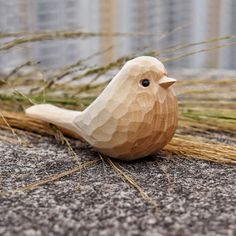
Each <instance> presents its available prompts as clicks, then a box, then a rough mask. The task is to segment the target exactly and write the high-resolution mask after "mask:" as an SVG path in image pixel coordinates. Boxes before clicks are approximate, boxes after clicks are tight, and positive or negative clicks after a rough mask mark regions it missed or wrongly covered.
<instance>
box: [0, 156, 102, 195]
mask: <svg viewBox="0 0 236 236" xmlns="http://www.w3.org/2000/svg"><path fill="white" fill-rule="evenodd" d="M97 162H98V160H93V161H88V162H85V163H83V164H81V165H78V166H75V167H74V168H72V169H70V170H67V171H63V172H61V173H59V174H54V175H51V176H49V177H47V178H45V179H42V180H39V181H36V182H34V183H31V184H28V185H26V186H24V187H20V188H17V189H16V190H13V191H10V192H5V193H4V192H3V193H0V195H14V194H16V193H19V192H27V191H32V190H35V189H37V188H39V187H40V186H42V185H45V184H49V183H52V182H55V181H57V180H59V179H61V178H63V177H66V176H69V175H72V174H74V173H76V172H78V171H81V170H82V169H85V168H88V167H90V166H91V165H94V164H96V163H97Z"/></svg>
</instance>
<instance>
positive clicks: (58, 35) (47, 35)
mask: <svg viewBox="0 0 236 236" xmlns="http://www.w3.org/2000/svg"><path fill="white" fill-rule="evenodd" d="M17 34H21V35H20V36H22V33H12V34H9V33H8V34H2V35H1V34H0V38H1V37H6V36H7V37H16V36H18V35H17ZM156 34H157V33H154V34H153V33H146V32H130V33H121V32H98V33H95V32H81V31H77V32H76V31H55V32H38V33H34V34H27V35H25V36H22V37H21V38H17V39H14V40H12V41H10V42H7V43H4V44H3V45H2V46H1V47H0V51H3V50H8V49H11V48H13V47H15V46H18V45H21V44H25V43H30V42H38V41H45V40H62V39H63V40H65V39H73V38H87V37H140V36H150V35H153V36H154V35H156ZM10 35H11V36H10Z"/></svg>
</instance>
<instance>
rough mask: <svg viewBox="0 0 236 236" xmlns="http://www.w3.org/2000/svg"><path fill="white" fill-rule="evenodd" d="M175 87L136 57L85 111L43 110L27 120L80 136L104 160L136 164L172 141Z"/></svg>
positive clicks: (160, 69) (158, 67) (157, 65)
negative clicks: (109, 159)
mask: <svg viewBox="0 0 236 236" xmlns="http://www.w3.org/2000/svg"><path fill="white" fill-rule="evenodd" d="M174 82H175V80H174V79H172V78H169V77H167V72H166V70H165V68H164V66H163V64H162V63H161V62H160V61H158V60H157V59H155V58H153V57H138V58H135V59H133V60H130V61H129V62H127V63H126V64H125V65H124V67H123V68H122V69H121V71H120V72H119V73H118V74H117V75H116V76H115V77H114V78H113V79H112V81H111V82H110V83H109V85H108V86H107V87H106V88H105V90H104V91H103V92H102V93H101V94H100V96H98V98H97V99H96V100H95V101H94V102H93V103H92V104H91V105H90V106H88V107H87V108H86V109H85V110H84V111H82V112H76V111H69V110H65V109H61V108H57V107H55V106H52V105H48V104H42V105H35V106H33V107H30V108H28V109H27V110H26V114H27V115H29V116H31V117H35V118H38V119H42V120H45V121H48V122H50V123H53V124H55V125H58V126H60V127H63V128H66V129H68V130H71V131H73V132H75V133H78V134H79V135H80V136H81V137H82V138H83V139H84V140H86V141H87V142H88V143H89V144H91V145H92V146H93V147H94V148H95V149H97V150H98V151H100V152H102V153H104V154H106V155H108V156H111V157H114V158H118V159H124V160H134V159H138V158H141V157H145V156H147V155H150V154H155V153H157V152H158V150H160V149H161V148H163V147H164V146H165V145H166V144H167V143H168V142H169V141H170V140H171V138H172V137H173V135H174V133H175V130H176V127H177V117H178V105H177V99H176V96H175V93H174V91H173V88H171V85H172V84H173V83H174Z"/></svg>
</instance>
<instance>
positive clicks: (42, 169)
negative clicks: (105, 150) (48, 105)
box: [0, 130, 236, 236]
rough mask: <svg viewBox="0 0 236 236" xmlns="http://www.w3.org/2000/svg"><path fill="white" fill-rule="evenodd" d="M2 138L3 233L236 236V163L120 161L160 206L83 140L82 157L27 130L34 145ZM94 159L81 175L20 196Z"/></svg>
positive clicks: (25, 137)
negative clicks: (32, 186) (28, 187)
mask: <svg viewBox="0 0 236 236" xmlns="http://www.w3.org/2000/svg"><path fill="white" fill-rule="evenodd" d="M3 134H4V135H5V137H9V140H7V141H0V173H1V177H0V181H1V189H0V190H1V196H0V235H4V236H10V235H25V236H31V235H36V236H40V235H44V236H45V235H48V236H50V235H80V236H83V235H94V236H99V235H112V236H118V235H150V236H151V235H180V236H184V235H188V236H189V235H208V236H211V235H212V236H216V235H221V236H222V235H229V236H234V235H236V167H235V166H229V165H220V164H214V163H210V162H206V161H198V160H187V159H181V158H179V157H175V156H172V157H167V156H153V157H150V158H148V159H145V160H142V161H136V162H131V163H123V162H119V163H118V164H119V165H120V166H122V167H124V168H125V169H126V172H127V171H128V172H127V173H129V174H130V175H132V178H133V179H135V181H136V182H137V183H138V184H139V186H141V187H142V189H143V191H144V192H145V193H146V194H148V196H149V197H150V198H151V199H152V201H153V202H154V203H153V202H149V201H147V200H145V199H143V198H142V196H141V195H140V193H139V192H138V191H137V189H135V188H134V187H132V186H130V185H129V184H128V183H127V182H124V181H123V180H122V179H121V177H120V176H119V175H117V173H116V172H115V171H114V169H113V168H111V166H110V165H108V164H105V163H103V162H102V161H101V160H100V158H99V156H98V154H97V153H96V152H95V151H94V150H92V149H91V148H89V147H88V146H86V145H83V144H81V143H80V142H75V141H71V144H72V147H73V149H74V150H75V152H76V154H77V157H76V158H75V157H74V156H73V154H72V153H71V152H70V151H68V148H67V146H66V145H62V144H60V143H59V142H58V141H56V140H55V139H53V138H46V137H41V136H39V135H30V134H27V133H20V134H18V135H19V136H20V137H21V138H22V139H23V140H25V141H26V142H28V143H29V144H30V145H19V144H16V143H14V139H12V138H13V137H10V133H8V132H7V131H3V130H2V131H1V135H2V136H3ZM6 139H7V138H6ZM75 159H76V160H75ZM94 159H95V160H98V162H97V163H95V164H93V165H91V166H90V167H87V168H86V169H83V170H82V171H81V172H76V173H74V174H72V175H69V176H66V177H64V178H61V179H59V180H58V181H54V182H51V183H48V184H45V185H42V186H40V187H38V188H36V189H34V190H31V191H20V192H14V191H13V190H16V189H18V188H20V187H22V186H26V185H28V184H30V183H33V182H37V181H39V180H42V179H45V178H47V176H50V175H54V174H57V173H61V172H63V171H66V170H69V169H72V168H73V167H74V166H75V165H76V161H78V160H79V161H81V162H82V163H84V162H86V161H89V160H94ZM115 163H116V164H117V162H115ZM6 193H8V194H6ZM9 193H11V194H9ZM155 204H156V205H155Z"/></svg>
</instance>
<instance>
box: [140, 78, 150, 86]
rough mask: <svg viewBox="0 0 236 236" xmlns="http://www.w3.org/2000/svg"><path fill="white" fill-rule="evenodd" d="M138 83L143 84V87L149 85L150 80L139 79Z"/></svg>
mask: <svg viewBox="0 0 236 236" xmlns="http://www.w3.org/2000/svg"><path fill="white" fill-rule="evenodd" d="M140 84H141V85H142V86H143V87H148V86H149V85H150V81H149V79H142V80H141V81H140Z"/></svg>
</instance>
